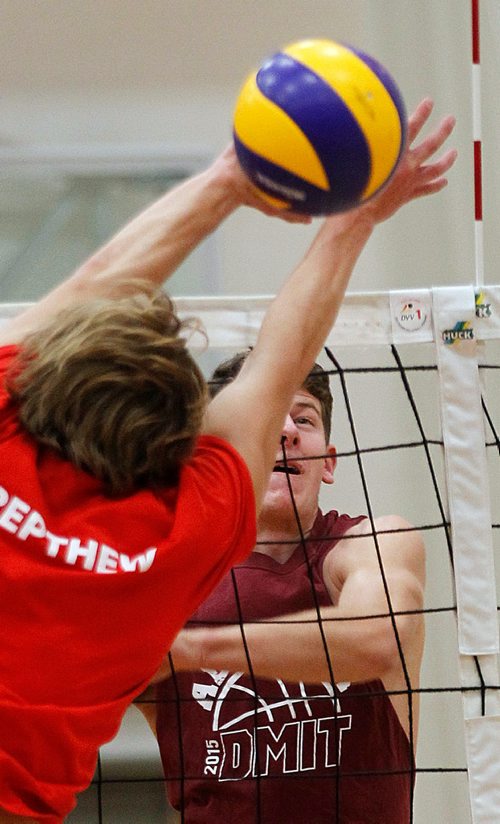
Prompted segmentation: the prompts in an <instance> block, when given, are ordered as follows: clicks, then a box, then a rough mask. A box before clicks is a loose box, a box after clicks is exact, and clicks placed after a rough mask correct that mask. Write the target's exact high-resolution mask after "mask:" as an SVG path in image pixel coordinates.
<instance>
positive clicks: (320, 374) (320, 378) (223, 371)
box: [208, 349, 333, 443]
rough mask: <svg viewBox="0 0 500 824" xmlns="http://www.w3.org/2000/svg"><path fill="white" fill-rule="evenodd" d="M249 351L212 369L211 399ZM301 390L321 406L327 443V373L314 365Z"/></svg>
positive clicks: (329, 423)
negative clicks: (316, 400) (311, 396)
mask: <svg viewBox="0 0 500 824" xmlns="http://www.w3.org/2000/svg"><path fill="white" fill-rule="evenodd" d="M250 351H251V350H250V349H246V350H244V351H242V352H237V353H236V355H233V356H232V357H231V358H228V360H225V361H223V362H222V363H220V364H219V365H218V366H217V367H216V368H215V369H214V372H213V374H212V377H211V378H210V380H209V382H208V391H209V393H210V397H211V398H214V397H215V395H217V393H218V392H220V390H221V389H222V387H223V386H224V385H225V384H227V383H230V382H231V381H232V380H234V378H235V377H236V375H237V374H238V372H239V371H240V369H241V367H242V366H243V363H244V361H245V360H246V358H247V357H248V355H249V353H250ZM303 388H304V389H306V390H307V391H308V392H310V393H311V395H313V396H314V397H315V398H317V399H318V400H319V402H320V404H321V418H322V421H323V429H324V430H325V440H326V442H327V443H328V442H329V440H330V433H331V428H332V409H333V397H332V393H331V390H330V379H329V377H328V373H327V372H325V370H324V369H323V367H322V366H320V365H319V363H315V364H314V366H313V368H312V369H311V371H310V372H309V374H308V376H307V377H306V379H305V381H304V383H303Z"/></svg>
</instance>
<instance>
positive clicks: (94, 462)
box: [7, 291, 207, 495]
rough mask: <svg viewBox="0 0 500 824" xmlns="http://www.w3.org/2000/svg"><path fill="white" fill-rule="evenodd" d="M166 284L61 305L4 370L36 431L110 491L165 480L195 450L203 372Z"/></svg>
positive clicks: (124, 491) (203, 398) (170, 478)
mask: <svg viewBox="0 0 500 824" xmlns="http://www.w3.org/2000/svg"><path fill="white" fill-rule="evenodd" d="M195 324H196V322H193V321H184V322H182V321H181V320H179V318H178V317H177V315H176V313H175V311H174V306H173V304H172V301H171V300H170V298H169V297H168V296H167V295H166V294H165V293H164V292H158V293H154V294H151V293H148V292H146V291H143V292H141V293H140V294H138V295H134V296H131V297H125V298H119V299H109V300H107V299H106V300H104V299H99V300H93V301H90V302H87V303H84V304H79V305H75V306H71V307H69V308H66V309H64V311H63V312H61V313H59V314H58V315H57V316H56V317H55V318H53V319H52V320H51V321H50V322H49V323H48V324H47V325H46V326H45V327H44V328H42V329H38V330H37V331H36V332H35V333H34V334H31V335H29V336H28V337H27V338H26V339H25V340H24V341H23V343H22V346H21V348H20V350H19V355H18V357H17V358H16V361H15V363H14V364H13V368H12V370H11V372H10V374H9V377H8V382H7V386H8V390H9V393H10V395H11V396H12V398H13V399H14V401H15V402H16V403H17V404H18V406H19V416H20V420H21V423H22V424H23V426H24V427H25V428H26V429H27V430H28V432H29V433H30V434H31V435H32V436H33V437H34V438H36V440H37V441H38V442H39V443H41V444H44V445H46V446H48V447H51V448H53V449H55V450H57V451H58V452H59V453H60V454H61V455H63V456H64V457H65V458H67V459H68V460H70V461H72V462H73V463H74V464H75V465H76V466H77V467H80V468H81V469H84V470H86V471H88V472H90V473H91V474H92V475H94V476H96V477H97V478H100V479H101V480H102V481H103V482H104V484H105V486H106V488H107V491H108V492H109V493H110V494H112V495H126V494H129V493H131V492H133V491H134V490H136V489H139V488H144V487H150V488H151V487H160V486H165V485H172V484H174V483H175V482H176V481H177V478H178V470H179V468H180V465H181V464H182V463H183V462H184V461H185V460H186V459H187V458H188V457H189V456H190V455H191V453H192V452H193V449H194V446H195V441H196V437H197V435H198V434H199V431H200V428H201V421H202V416H203V413H204V410H205V407H206V400H207V391H206V382H205V380H204V378H203V376H202V374H201V371H200V370H199V368H198V366H197V365H196V363H195V362H194V360H193V359H192V357H191V355H190V354H189V352H188V349H187V342H186V340H185V339H184V338H182V337H181V334H182V333H183V332H184V331H185V330H189V329H190V328H191V329H192V328H193V326H194V325H195Z"/></svg>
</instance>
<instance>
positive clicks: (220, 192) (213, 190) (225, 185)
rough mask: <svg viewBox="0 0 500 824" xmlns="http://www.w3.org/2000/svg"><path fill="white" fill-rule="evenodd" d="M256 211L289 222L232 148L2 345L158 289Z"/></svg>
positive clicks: (91, 262) (7, 330) (131, 226)
mask: <svg viewBox="0 0 500 824" xmlns="http://www.w3.org/2000/svg"><path fill="white" fill-rule="evenodd" d="M242 205H247V206H252V207H254V208H256V209H258V210H260V211H262V212H264V213H265V214H268V215H271V216H278V217H280V218H282V219H285V220H288V221H289V222H301V223H307V222H308V218H307V217H303V216H298V215H292V214H290V215H285V214H283V213H282V212H279V211H278V210H276V209H273V208H271V207H270V206H269V205H268V204H266V203H264V201H262V200H261V199H260V198H258V197H257V196H256V195H255V193H254V190H253V187H252V185H251V184H250V182H249V181H248V179H247V178H246V177H245V175H244V174H243V172H242V171H241V169H240V167H239V165H238V162H237V160H236V155H235V152H234V148H233V147H232V146H229V147H228V148H227V149H226V150H225V151H224V152H222V154H221V155H220V156H219V157H218V158H217V159H216V160H215V161H214V163H212V165H211V166H210V167H209V168H208V169H207V170H206V171H204V172H201V173H200V174H198V175H195V176H194V177H192V178H190V179H189V180H187V181H185V182H183V183H181V184H180V185H179V186H176V187H175V188H174V189H172V190H171V191H169V192H167V193H166V194H165V195H164V196H163V197H161V198H160V199H159V200H157V201H155V202H154V203H153V204H152V205H151V206H149V207H148V208H146V209H145V210H144V211H143V212H141V213H140V214H139V215H138V216H137V217H135V218H134V219H132V220H131V221H130V222H129V223H128V224H127V225H126V226H124V227H123V228H122V229H121V230H120V231H119V232H118V233H117V234H116V235H114V237H112V238H111V240H110V241H108V242H107V243H106V244H105V245H104V246H103V247H102V248H101V249H99V250H98V251H97V252H95V254H93V255H92V256H91V257H90V258H88V260H87V261H85V263H83V264H82V265H81V266H80V267H79V268H78V269H77V270H76V271H75V272H74V273H73V275H71V276H70V277H69V278H68V279H67V280H65V281H64V282H63V283H61V284H60V285H59V286H57V287H56V288H55V289H53V290H52V291H51V292H50V293H49V294H47V295H46V296H45V297H43V298H42V299H41V300H40V301H38V303H37V304H36V305H35V306H33V307H30V308H28V309H27V310H26V311H25V312H23V313H22V314H21V315H18V316H17V317H15V318H13V319H12V320H10V321H9V322H8V323H6V324H5V325H4V326H2V329H1V330H0V345H1V344H4V343H17V342H18V341H20V340H21V339H22V338H23V337H24V336H25V335H26V334H28V333H30V332H32V331H33V330H35V329H36V328H37V327H38V326H39V324H40V322H41V321H42V320H43V322H46V321H47V320H48V319H49V318H50V316H51V315H53V314H55V313H57V312H58V311H59V310H61V309H63V308H64V307H65V306H67V305H69V304H70V303H72V302H75V301H79V300H86V299H89V298H90V299H91V298H94V297H114V296H116V297H119V296H120V295H121V294H123V293H124V291H125V290H126V289H130V281H131V279H134V280H143V281H146V282H148V283H150V284H151V285H153V286H156V285H158V286H160V285H161V284H162V283H163V282H164V281H165V280H167V279H168V277H169V276H170V275H171V274H173V272H174V271H175V270H176V268H177V267H178V266H179V264H180V263H181V262H182V261H183V260H184V259H185V258H186V257H187V255H188V254H189V253H190V252H191V251H192V250H193V249H194V248H195V247H196V246H197V245H198V244H199V243H200V242H201V241H202V240H203V239H204V238H205V237H207V236H208V235H209V234H210V233H211V232H213V231H214V230H215V229H216V228H217V227H218V226H219V225H220V224H221V223H222V222H223V221H224V220H225V218H226V217H228V216H229V215H230V214H231V213H232V212H233V211H234V210H235V209H236V208H237V207H239V206H242Z"/></svg>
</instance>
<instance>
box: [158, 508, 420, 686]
mask: <svg viewBox="0 0 500 824" xmlns="http://www.w3.org/2000/svg"><path fill="white" fill-rule="evenodd" d="M407 527H408V525H407V524H406V522H404V521H402V520H401V519H400V518H390V519H381V520H379V521H377V524H376V528H377V530H381V531H382V532H383V531H384V530H391V529H392V530H394V529H396V530H397V529H403V530H404V529H405V528H407ZM378 546H379V550H380V556H381V560H382V567H383V570H384V576H385V580H386V583H387V586H388V591H389V597H390V603H391V609H392V612H393V614H394V615H393V617H391V615H390V610H389V604H388V599H387V595H386V591H385V586H384V582H383V579H382V574H381V569H380V565H379V561H378V557H377V551H376V548H375V542H374V539H373V537H372V536H371V535H366V534H365V535H360V536H359V537H356V538H353V537H351V538H346V539H344V541H342V544H341V545H339V546H338V547H336V548H335V551H333V552H331V553H330V555H329V556H327V559H326V561H325V568H324V576H325V581H326V583H327V585H328V586H329V587H332V588H335V589H336V590H338V589H339V588H340V595H339V598H338V602H337V605H336V606H332V607H325V608H322V609H321V617H322V631H321V630H320V626H319V624H318V619H317V614H316V612H315V611H314V610H309V611H307V612H301V613H296V614H293V615H288V616H283V617H281V618H278V619H276V620H275V621H272V622H265V621H263V622H258V623H257V622H256V623H248V624H245V625H244V627H243V632H244V637H245V642H246V645H247V649H248V652H249V660H250V661H251V666H252V672H253V673H254V675H256V676H258V677H263V678H283V679H284V680H288V681H304V682H312V683H318V682H321V681H323V680H330V677H331V672H330V667H329V661H330V662H331V666H332V670H333V675H334V677H335V680H336V681H337V682H339V681H350V682H356V681H367V680H372V679H374V678H381V679H382V680H384V678H385V676H386V675H387V673H388V672H390V671H391V670H393V669H394V668H395V667H396V666H398V663H399V656H400V650H399V646H398V644H399V645H400V646H401V651H402V653H403V655H404V656H405V657H406V656H407V655H408V656H409V657H411V655H412V648H413V647H414V646H415V645H418V647H419V649H420V643H419V639H420V634H421V629H422V615H421V613H420V612H419V610H421V609H422V603H423V587H424V577H425V559H424V547H423V543H422V540H421V538H420V536H419V534H418V533H416V532H414V531H403V532H401V533H399V532H394V533H387V534H380V535H379V537H378ZM393 621H394V623H395V625H396V628H397V638H396V632H395V630H394V623H393ZM322 635H323V636H324V638H323V637H322ZM397 639H398V640H397ZM325 643H326V648H327V651H328V654H327V653H326V652H325ZM171 652H172V656H173V661H174V666H175V667H176V668H178V669H184V670H191V669H201V668H209V669H225V670H229V671H230V672H247V673H248V672H249V660H248V658H247V656H246V653H245V649H244V646H243V638H242V630H241V628H240V627H239V626H223V627H221V626H217V627H210V628H199V629H188V630H184V631H183V632H181V633H180V634H179V636H178V638H177V639H176V641H175V642H174V645H173V647H172V650H171ZM419 657H420V656H418V658H419ZM168 671H170V670H168ZM167 674H168V673H167V671H166V670H165V672H164V671H163V670H162V671H160V673H159V674H158V678H161V677H165V676H166V675H167Z"/></svg>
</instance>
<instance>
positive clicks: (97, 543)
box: [0, 347, 255, 824]
mask: <svg viewBox="0 0 500 824" xmlns="http://www.w3.org/2000/svg"><path fill="white" fill-rule="evenodd" d="M15 352H16V349H15V347H4V348H1V349H0V553H1V554H0V558H1V561H0V625H1V634H2V640H1V643H0V807H4V808H5V809H7V810H9V811H10V812H12V813H16V814H18V815H24V816H33V817H35V818H37V820H39V821H40V822H43V823H44V824H57V823H58V822H60V821H62V819H63V818H64V816H65V815H67V813H68V812H69V811H70V810H71V809H72V807H73V806H74V804H75V793H77V792H79V791H80V790H82V789H84V788H85V787H86V786H87V785H88V784H89V783H90V781H91V780H92V777H93V774H94V769H95V763H96V757H97V751H98V747H99V746H100V745H101V744H103V743H105V742H106V741H108V740H109V739H111V738H112V737H113V736H114V734H115V733H116V731H117V729H118V726H119V724H120V721H121V718H122V716H123V713H124V712H125V709H126V708H127V706H128V704H129V703H130V702H131V700H132V699H133V698H134V697H136V696H137V695H138V694H139V693H140V692H141V691H142V690H143V689H144V688H145V687H146V685H147V684H148V683H149V681H150V679H151V677H152V676H153V675H154V673H155V672H156V670H157V669H158V667H159V665H160V663H161V661H162V659H163V657H164V655H165V653H166V651H167V650H168V648H169V646H170V644H171V642H172V640H173V638H174V636H175V635H176V634H177V632H178V631H179V629H180V628H181V627H182V626H183V625H184V624H185V622H186V620H187V618H188V617H189V616H190V615H191V614H192V613H193V611H194V610H195V609H196V608H197V607H198V605H199V604H200V602H201V601H202V600H203V599H204V598H206V597H207V595H208V594H209V592H210V591H211V590H212V589H213V587H214V586H215V585H216V584H217V583H218V581H219V580H220V579H221V578H222V576H223V575H224V574H225V573H226V572H227V571H228V569H229V568H230V567H231V566H232V565H233V564H234V563H235V562H236V561H240V560H241V559H242V558H243V557H244V556H245V555H247V554H248V553H249V552H250V551H251V549H252V548H253V546H254V544H255V514H254V513H255V502H254V496H253V488H252V484H251V479H250V475H249V473H248V470H247V468H246V466H245V464H244V462H243V461H242V459H241V458H240V457H239V455H238V454H237V453H236V452H235V450H233V449H232V447H231V446H230V445H229V444H227V443H225V442H224V441H221V440H220V439H217V438H213V437H200V439H199V442H198V446H197V450H196V452H195V454H194V456H193V458H192V459H191V460H190V461H189V462H188V463H187V464H186V465H185V466H184V467H183V469H182V471H181V473H180V479H179V483H178V486H177V487H175V488H170V489H165V491H163V492H152V491H147V490H144V491H140V492H137V493H136V494H133V495H130V496H129V497H127V498H123V499H119V500H116V499H110V498H109V497H107V496H106V494H105V493H104V492H103V489H102V485H101V483H100V482H99V481H98V480H96V479H95V478H93V477H92V476H90V475H89V474H87V473H85V472H83V471H81V470H78V469H76V468H75V467H74V466H73V465H72V464H71V463H70V462H68V461H65V460H63V459H61V457H60V456H58V455H57V454H56V453H55V452H54V451H52V450H49V449H46V448H41V447H40V446H39V445H38V444H37V443H36V442H35V441H34V440H33V439H32V438H30V437H29V436H28V435H27V433H26V432H25V431H24V430H23V429H22V428H21V426H20V425H19V423H18V418H17V414H16V408H15V406H14V404H13V403H12V402H11V401H10V399H9V398H8V396H7V394H6V392H5V389H4V387H3V384H4V380H3V375H4V374H5V371H6V369H7V368H8V366H9V364H10V362H11V360H12V357H13V356H14V354H15Z"/></svg>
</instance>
